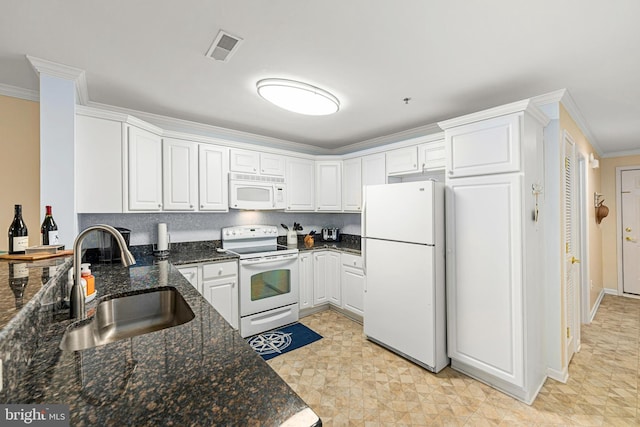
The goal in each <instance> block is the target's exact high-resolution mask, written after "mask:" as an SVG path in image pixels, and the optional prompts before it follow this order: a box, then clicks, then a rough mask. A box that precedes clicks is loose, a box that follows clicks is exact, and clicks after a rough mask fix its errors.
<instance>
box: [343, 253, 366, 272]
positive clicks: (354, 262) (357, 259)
mask: <svg viewBox="0 0 640 427" xmlns="http://www.w3.org/2000/svg"><path fill="white" fill-rule="evenodd" d="M342 265H348V266H349V267H354V268H359V269H362V257H361V256H357V255H351V254H345V253H343V254H342Z"/></svg>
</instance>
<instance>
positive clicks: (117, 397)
mask: <svg viewBox="0 0 640 427" xmlns="http://www.w3.org/2000/svg"><path fill="white" fill-rule="evenodd" d="M67 266H68V264H67ZM92 270H93V274H94V276H95V277H96V289H97V291H98V292H99V294H98V298H96V301H95V302H93V303H90V304H87V310H88V311H91V310H92V309H95V306H96V305H97V304H98V300H99V299H100V297H101V296H104V295H112V294H122V293H129V292H135V293H139V292H144V291H148V290H150V289H152V288H156V287H163V286H172V287H175V288H176V289H177V290H178V291H179V292H180V293H181V294H182V296H183V297H184V299H185V300H186V301H187V303H188V304H189V306H190V307H191V309H192V310H193V312H194V314H195V318H194V319H192V320H191V321H189V322H188V323H185V324H182V325H179V326H174V327H171V328H168V329H164V330H161V331H156V332H152V333H148V334H144V335H140V336H137V337H133V338H127V339H123V340H120V341H116V342H113V343H111V344H107V345H104V346H100V347H95V348H92V349H87V350H82V351H76V352H74V351H67V350H64V351H63V350H60V349H59V343H60V340H61V338H62V335H63V334H64V331H65V329H66V327H67V326H68V325H69V324H71V323H72V321H71V320H69V319H68V318H67V317H68V315H67V312H66V311H65V310H60V309H58V311H59V312H58V314H57V315H56V314H55V313H54V314H53V315H51V316H41V318H43V319H44V321H43V322H42V325H41V326H40V329H41V331H39V333H38V334H37V335H36V336H34V337H32V338H31V339H32V340H37V341H38V342H37V345H36V346H35V348H36V350H35V352H34V354H33V355H32V357H31V362H30V364H29V365H28V368H27V369H26V370H25V372H22V375H21V378H20V384H19V386H17V387H15V386H14V387H10V388H9V389H5V390H3V391H2V392H0V400H1V401H3V402H6V403H46V404H52V403H62V404H69V405H70V418H71V420H70V421H71V425H74V426H75V425H137V426H142V425H153V426H155V425H175V426H186V425H198V426H206V425H274V426H275V425H280V424H282V423H283V422H285V421H287V420H288V419H290V418H291V417H292V416H295V415H296V414H300V413H302V412H304V413H305V414H308V413H309V409H308V406H307V405H306V404H305V403H304V401H303V400H302V399H300V397H299V396H298V395H297V394H296V393H295V392H294V391H293V390H292V389H291V388H290V387H289V386H288V385H287V384H286V383H285V382H284V381H283V380H282V379H281V378H280V377H279V376H278V375H277V374H276V373H275V372H274V371H273V370H272V369H271V368H270V367H269V366H268V365H267V364H266V363H265V362H264V361H263V360H262V358H261V357H260V356H259V355H257V354H256V353H255V352H254V351H253V350H252V349H251V348H250V347H249V345H248V344H247V343H246V342H245V341H244V340H243V339H242V338H241V337H240V335H239V334H238V332H237V331H235V330H234V329H233V328H231V326H229V325H228V324H227V322H225V320H224V319H223V318H222V316H220V314H218V312H217V311H216V310H215V309H214V308H213V307H212V306H211V305H210V304H209V303H208V302H207V301H206V300H205V299H204V298H203V297H202V296H201V295H200V294H199V293H198V292H197V291H196V290H195V289H194V288H193V287H192V286H191V285H190V284H189V282H188V281H187V280H186V279H184V278H183V277H182V275H181V274H180V273H179V271H178V270H177V269H176V268H175V267H173V266H172V264H171V263H169V262H168V261H160V262H156V263H155V264H153V265H147V266H137V267H136V266H133V267H130V268H126V267H123V266H121V265H97V266H94V268H93V269H92ZM60 311H61V312H60ZM318 421H319V420H318Z"/></svg>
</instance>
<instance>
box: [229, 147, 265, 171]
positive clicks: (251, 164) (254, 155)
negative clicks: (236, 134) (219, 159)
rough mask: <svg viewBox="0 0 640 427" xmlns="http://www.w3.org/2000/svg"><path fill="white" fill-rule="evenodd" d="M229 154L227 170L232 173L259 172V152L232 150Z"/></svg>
mask: <svg viewBox="0 0 640 427" xmlns="http://www.w3.org/2000/svg"><path fill="white" fill-rule="evenodd" d="M229 154H230V157H231V161H230V164H229V169H230V170H231V171H232V172H244V173H258V171H259V170H260V153H259V152H257V151H250V150H240V149H237V148H232V149H231V150H229Z"/></svg>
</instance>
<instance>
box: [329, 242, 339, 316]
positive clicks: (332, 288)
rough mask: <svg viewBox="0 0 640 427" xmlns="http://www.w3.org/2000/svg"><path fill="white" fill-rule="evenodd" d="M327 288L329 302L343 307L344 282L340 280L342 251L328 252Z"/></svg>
mask: <svg viewBox="0 0 640 427" xmlns="http://www.w3.org/2000/svg"><path fill="white" fill-rule="evenodd" d="M326 268H327V275H326V279H327V289H328V291H329V302H330V303H331V304H335V305H336V306H338V307H342V283H341V281H340V253H339V252H333V251H329V252H328V258H327V266H326Z"/></svg>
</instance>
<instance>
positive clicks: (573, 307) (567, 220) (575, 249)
mask: <svg viewBox="0 0 640 427" xmlns="http://www.w3.org/2000/svg"><path fill="white" fill-rule="evenodd" d="M576 166H577V162H576V152H575V143H574V142H573V139H572V138H571V136H570V135H569V134H568V133H566V132H565V137H564V191H563V196H564V197H563V198H564V248H565V262H564V265H565V268H564V289H565V320H566V322H565V327H566V334H567V335H566V336H567V338H566V339H567V343H566V345H567V364H568V363H569V361H570V360H571V358H572V357H573V355H574V353H575V352H576V349H577V341H578V339H577V338H576V334H577V333H578V330H579V329H578V319H579V313H580V305H579V302H578V289H579V286H580V269H579V268H578V265H577V264H578V263H579V262H580V260H579V259H578V258H577V257H576V255H579V254H580V244H579V242H578V232H579V227H578V221H577V204H576V200H577V198H576V194H577V190H576V183H577V180H576Z"/></svg>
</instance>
